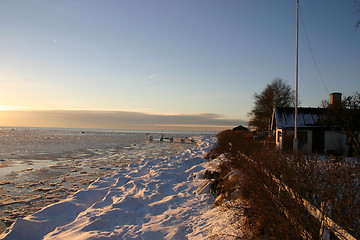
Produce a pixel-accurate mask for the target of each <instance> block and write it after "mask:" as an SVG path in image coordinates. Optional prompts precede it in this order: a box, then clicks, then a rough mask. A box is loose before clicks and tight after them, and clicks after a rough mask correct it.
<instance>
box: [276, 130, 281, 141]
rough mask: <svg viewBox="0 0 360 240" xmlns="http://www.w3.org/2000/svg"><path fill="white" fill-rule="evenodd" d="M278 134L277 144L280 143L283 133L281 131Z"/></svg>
mask: <svg viewBox="0 0 360 240" xmlns="http://www.w3.org/2000/svg"><path fill="white" fill-rule="evenodd" d="M276 133H277V136H276V142H280V138H281V135H282V132H281V131H277V132H276Z"/></svg>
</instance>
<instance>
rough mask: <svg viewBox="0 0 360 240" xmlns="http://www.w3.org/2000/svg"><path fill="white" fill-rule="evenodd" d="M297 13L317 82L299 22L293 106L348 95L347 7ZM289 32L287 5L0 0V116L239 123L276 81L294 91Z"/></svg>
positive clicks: (304, 8) (356, 58) (357, 39)
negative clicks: (124, 116) (76, 114)
mask: <svg viewBox="0 0 360 240" xmlns="http://www.w3.org/2000/svg"><path fill="white" fill-rule="evenodd" d="M300 8H301V13H302V16H303V21H304V24H305V27H306V31H307V35H308V39H309V40H310V43H311V48H312V51H313V53H314V57H315V59H316V62H317V65H318V68H319V70H320V73H321V75H322V77H323V80H324V83H325V86H324V84H323V83H322V80H321V79H320V77H319V74H318V72H317V70H316V67H315V65H314V63H313V59H312V55H311V54H310V51H309V47H308V45H307V42H306V38H305V34H304V31H303V27H302V25H300V46H299V51H300V55H299V64H300V68H299V97H300V101H301V105H302V106H318V105H319V104H320V102H321V100H323V99H328V98H329V97H328V95H329V92H333V91H339V92H342V93H343V94H344V95H350V94H352V93H353V92H355V91H360V29H359V30H358V31H355V24H356V21H357V19H359V18H360V13H355V12H356V7H355V6H354V3H353V0H316V1H314V0H300ZM295 27H296V0H293V1H290V0H273V1H269V0H226V1H220V0H216V1H215V0H116V1H115V0H114V1H110V0H106V1H100V0H96V1H95V0H62V1H55V0H47V1H45V0H1V1H0V91H1V92H0V109H3V110H23V109H26V110H28V111H29V110H102V111H104V110H118V111H122V112H135V113H141V114H143V113H146V114H148V115H151V116H153V115H156V116H164V117H168V116H169V115H184V116H201V117H204V116H207V117H209V118H211V119H213V118H214V119H216V120H219V122H218V123H217V124H218V125H231V124H232V123H234V124H237V123H239V124H241V123H243V124H244V121H247V120H248V119H247V113H248V112H249V111H250V110H251V107H252V106H253V94H254V93H255V92H261V91H262V90H263V89H264V88H265V86H266V84H268V83H270V82H271V80H272V79H274V78H277V77H281V78H283V79H284V80H286V81H287V82H288V83H289V84H291V85H292V86H294V85H295V84H294V83H295V39H296V38H295V34H296V30H295ZM7 114H10V113H7ZM141 114H140V115H141ZM204 114H206V115H204ZM141 116H143V115H141ZM79 119H80V118H79ZM214 119H213V120H214ZM221 120H224V122H223V123H221ZM4 121H5V120H4ZM189 121H190V120H189ZM9 124H10V123H8V122H6V121H5V122H3V123H1V121H0V126H1V125H9ZM17 124H19V125H31V123H29V122H27V123H24V124H20V123H17ZM163 124H165V123H163ZM169 124H170V125H171V124H174V125H176V124H179V125H180V123H176V124H175V123H172V122H169ZM184 124H189V122H187V123H184ZM193 124H200V125H201V123H200V122H196V121H195V120H194V123H193ZM105 125H106V123H104V126H103V127H104V128H106V126H105ZM56 126H57V125H56ZM59 126H63V127H66V126H65V125H61V124H60V125H59ZM99 127H101V126H99ZM124 128H126V127H124Z"/></svg>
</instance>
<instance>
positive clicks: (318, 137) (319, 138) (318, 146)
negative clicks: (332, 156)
mask: <svg viewBox="0 0 360 240" xmlns="http://www.w3.org/2000/svg"><path fill="white" fill-rule="evenodd" d="M324 148H325V131H324V129H316V128H315V129H313V132H312V152H313V153H319V154H322V153H324Z"/></svg>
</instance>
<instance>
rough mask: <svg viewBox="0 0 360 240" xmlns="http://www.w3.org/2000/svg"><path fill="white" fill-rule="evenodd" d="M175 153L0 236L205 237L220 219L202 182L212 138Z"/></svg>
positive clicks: (126, 171) (106, 180)
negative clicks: (202, 190)
mask: <svg viewBox="0 0 360 240" xmlns="http://www.w3.org/2000/svg"><path fill="white" fill-rule="evenodd" d="M197 140H198V145H197V146H196V147H194V148H192V149H189V150H186V151H184V152H181V153H179V154H177V155H175V156H169V157H163V158H159V159H145V160H144V161H142V162H140V163H138V164H133V165H131V166H128V167H125V168H122V169H119V171H118V172H115V173H113V174H111V175H108V176H106V177H103V178H100V179H98V180H97V181H96V182H94V183H93V184H91V185H90V186H89V187H88V189H86V190H81V191H79V192H77V193H75V194H74V195H73V196H71V197H68V198H67V199H65V200H63V201H61V202H58V203H56V204H53V205H50V206H48V207H45V208H44V209H42V210H41V211H39V212H37V213H35V214H33V215H31V216H28V217H26V218H24V219H17V220H16V222H15V223H14V224H13V225H12V226H11V228H9V229H8V230H7V231H5V232H4V233H3V234H2V235H0V239H12V240H17V239H28V240H32V239H206V238H207V237H208V235H211V234H213V233H212V232H213V231H215V229H219V225H221V224H222V223H223V220H222V218H223V217H224V213H223V212H220V211H219V210H217V209H213V207H212V204H213V201H214V198H213V196H211V195H210V194H208V193H206V192H201V193H197V190H198V189H199V188H200V187H201V185H203V183H204V182H205V181H206V180H203V178H202V175H203V173H204V171H205V169H206V168H207V167H208V163H207V162H206V161H205V160H204V158H203V156H204V154H206V153H207V152H208V151H209V150H210V148H211V147H212V145H213V144H214V142H215V139H214V138H213V137H202V138H198V139H197Z"/></svg>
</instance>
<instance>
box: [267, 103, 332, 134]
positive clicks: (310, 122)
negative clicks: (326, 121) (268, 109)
mask: <svg viewBox="0 0 360 240" xmlns="http://www.w3.org/2000/svg"><path fill="white" fill-rule="evenodd" d="M325 111H326V109H325V108H311V107H309V108H301V107H299V108H298V114H297V115H298V116H297V121H298V122H297V126H298V127H319V126H321V125H320V124H319V119H320V118H321V117H323V116H324V115H325ZM294 126H295V108H293V107H275V108H274V111H273V116H272V120H271V128H272V129H275V127H277V128H281V129H284V128H293V127H294Z"/></svg>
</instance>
